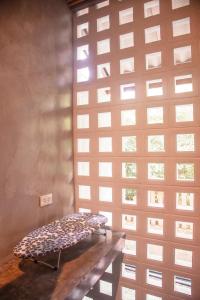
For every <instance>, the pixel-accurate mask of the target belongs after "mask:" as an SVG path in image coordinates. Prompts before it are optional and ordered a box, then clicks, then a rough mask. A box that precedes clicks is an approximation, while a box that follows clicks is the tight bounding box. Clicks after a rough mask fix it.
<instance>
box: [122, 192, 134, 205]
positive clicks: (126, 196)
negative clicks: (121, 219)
mask: <svg viewBox="0 0 200 300" xmlns="http://www.w3.org/2000/svg"><path fill="white" fill-rule="evenodd" d="M122 203H123V204H130V205H136V204H137V190H136V189H134V188H123V189H122Z"/></svg>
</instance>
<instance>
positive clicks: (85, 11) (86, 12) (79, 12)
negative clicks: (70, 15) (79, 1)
mask: <svg viewBox="0 0 200 300" xmlns="http://www.w3.org/2000/svg"><path fill="white" fill-rule="evenodd" d="M88 13H89V8H88V7H86V8H83V9H80V10H78V11H77V13H76V16H77V17H80V16H83V15H87V14H88Z"/></svg>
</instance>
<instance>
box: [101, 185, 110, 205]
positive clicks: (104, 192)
mask: <svg viewBox="0 0 200 300" xmlns="http://www.w3.org/2000/svg"><path fill="white" fill-rule="evenodd" d="M99 201H105V202H112V188H111V187H107V186H100V187H99Z"/></svg>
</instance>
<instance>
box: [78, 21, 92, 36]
mask: <svg viewBox="0 0 200 300" xmlns="http://www.w3.org/2000/svg"><path fill="white" fill-rule="evenodd" d="M88 33H89V23H88V22H86V23H82V24H80V25H77V38H78V39H79V38H81V37H84V36H86V35H88Z"/></svg>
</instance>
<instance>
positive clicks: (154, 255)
mask: <svg viewBox="0 0 200 300" xmlns="http://www.w3.org/2000/svg"><path fill="white" fill-rule="evenodd" d="M147 258H148V259H152V260H157V261H163V246H160V245H155V244H147Z"/></svg>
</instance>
